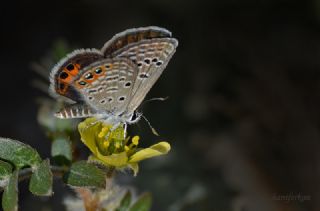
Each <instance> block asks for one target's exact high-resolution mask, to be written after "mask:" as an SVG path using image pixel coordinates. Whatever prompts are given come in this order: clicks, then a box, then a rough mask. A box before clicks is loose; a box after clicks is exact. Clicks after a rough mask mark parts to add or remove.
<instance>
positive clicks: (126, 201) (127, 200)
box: [116, 191, 131, 211]
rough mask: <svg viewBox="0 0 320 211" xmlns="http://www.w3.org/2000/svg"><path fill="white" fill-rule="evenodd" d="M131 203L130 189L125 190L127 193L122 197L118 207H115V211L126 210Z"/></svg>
mask: <svg viewBox="0 0 320 211" xmlns="http://www.w3.org/2000/svg"><path fill="white" fill-rule="evenodd" d="M130 203H131V193H130V191H127V193H126V194H125V195H124V197H123V198H122V200H121V202H120V205H119V207H118V208H117V209H116V211H127V210H128V208H129V206H130Z"/></svg>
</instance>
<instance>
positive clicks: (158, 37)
mask: <svg viewBox="0 0 320 211" xmlns="http://www.w3.org/2000/svg"><path fill="white" fill-rule="evenodd" d="M111 41H113V43H112V42H111ZM111 41H109V42H108V43H107V44H106V45H105V46H104V48H103V49H102V52H103V53H104V55H105V56H106V57H108V56H109V57H118V58H128V59H130V60H131V61H132V62H133V63H135V64H136V65H137V67H138V70H139V71H138V75H137V78H136V80H135V84H134V87H133V90H132V96H131V100H130V102H129V104H128V107H127V113H129V114H130V113H133V112H134V110H136V109H137V107H138V106H139V105H140V104H141V102H142V101H143V99H144V98H145V96H146V95H147V93H148V92H149V90H150V89H151V87H152V86H153V85H154V83H155V82H156V81H157V80H158V78H159V77H160V75H161V74H162V72H163V70H164V69H165V67H166V66H167V64H168V62H169V61H170V59H171V57H172V56H173V54H174V52H175V50H176V47H177V46H178V41H177V40H176V39H175V38H171V33H170V32H169V31H167V30H166V29H162V28H159V27H145V28H138V29H131V30H127V31H124V32H122V33H120V34H118V35H116V36H115V37H114V38H112V39H111ZM125 44H126V45H125ZM115 46H117V47H122V48H120V49H118V50H115V49H116V47H115ZM108 53H111V54H110V55H107V54H108Z"/></svg>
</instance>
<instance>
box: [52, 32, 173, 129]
mask: <svg viewBox="0 0 320 211" xmlns="http://www.w3.org/2000/svg"><path fill="white" fill-rule="evenodd" d="M177 45H178V41H177V40H176V39H175V38H172V37H171V33H170V32H169V31H167V30H166V29H162V28H159V27H142V28H136V29H129V30H126V31H124V32H121V33H119V34H117V35H115V36H114V37H113V38H112V39H111V40H110V41H108V42H107V43H106V44H105V45H104V47H103V48H102V49H101V50H97V49H81V50H76V51H74V52H72V53H70V54H68V55H67V56H66V57H65V58H63V59H62V60H61V61H60V62H58V64H57V65H56V66H55V67H54V68H53V70H52V72H51V84H50V91H51V93H53V95H54V96H57V97H61V98H63V99H64V100H65V101H67V102H69V103H71V104H72V105H71V106H69V107H65V108H64V109H62V110H61V111H60V112H58V113H57V114H56V116H57V117H58V118H83V117H90V116H94V117H96V118H97V119H100V120H103V121H105V122H107V123H109V124H112V125H119V124H122V123H124V124H126V123H133V122H136V121H138V120H139V117H140V115H139V114H138V115H137V117H136V118H134V117H135V115H134V114H137V112H136V109H137V108H138V107H139V105H140V104H141V102H142V101H143V99H144V98H145V96H146V95H147V93H148V92H149V90H150V89H151V87H152V86H153V85H154V83H155V82H156V81H157V79H158V78H159V77H160V75H161V74H162V72H163V70H164V68H165V67H166V65H167V64H168V62H169V60H170V59H171V57H172V55H173V54H174V52H175V49H176V47H177Z"/></svg>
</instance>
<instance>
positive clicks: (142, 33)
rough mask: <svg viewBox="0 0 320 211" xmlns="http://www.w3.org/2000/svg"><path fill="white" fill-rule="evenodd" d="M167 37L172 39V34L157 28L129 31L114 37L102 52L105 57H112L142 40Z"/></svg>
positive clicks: (150, 27) (141, 28)
mask: <svg viewBox="0 0 320 211" xmlns="http://www.w3.org/2000/svg"><path fill="white" fill-rule="evenodd" d="M165 37H171V32H169V31H168V30H166V29H164V28H160V27H157V26H148V27H140V28H133V29H127V30H125V31H123V32H121V33H118V34H116V35H115V36H113V37H112V38H111V39H110V40H109V41H108V42H106V43H105V44H104V46H103V48H102V49H101V51H102V52H103V54H104V55H105V57H111V56H112V54H113V53H114V52H115V51H117V50H119V49H121V48H123V47H125V46H127V45H129V44H131V43H136V42H139V41H141V40H148V39H153V38H165Z"/></svg>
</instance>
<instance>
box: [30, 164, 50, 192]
mask: <svg viewBox="0 0 320 211" xmlns="http://www.w3.org/2000/svg"><path fill="white" fill-rule="evenodd" d="M52 177H53V176H52V172H51V169H50V163H49V160H48V159H47V160H44V161H43V162H42V163H41V164H40V165H39V166H38V167H37V168H36V170H35V171H34V172H33V174H32V176H31V179H30V183H29V190H30V192H31V193H33V194H35V195H38V196H51V195H52V180H53V179H52Z"/></svg>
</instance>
